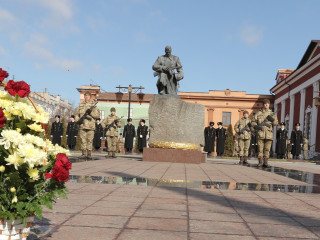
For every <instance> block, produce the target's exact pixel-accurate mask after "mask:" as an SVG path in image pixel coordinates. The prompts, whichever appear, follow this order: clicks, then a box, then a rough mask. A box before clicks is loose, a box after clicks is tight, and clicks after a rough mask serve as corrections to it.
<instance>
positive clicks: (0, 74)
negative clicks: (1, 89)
mask: <svg viewBox="0 0 320 240" xmlns="http://www.w3.org/2000/svg"><path fill="white" fill-rule="evenodd" d="M7 77H9V74H8V73H7V72H6V71H4V70H2V68H0V81H1V82H2V81H3V80H4V79H5V78H7Z"/></svg>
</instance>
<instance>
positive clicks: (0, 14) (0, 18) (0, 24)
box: [0, 8, 17, 30]
mask: <svg viewBox="0 0 320 240" xmlns="http://www.w3.org/2000/svg"><path fill="white" fill-rule="evenodd" d="M16 21H17V19H16V17H15V16H14V15H13V14H12V13H11V12H9V11H7V10H6V9H3V8H0V29H9V30H10V27H11V26H12V24H14V23H16Z"/></svg>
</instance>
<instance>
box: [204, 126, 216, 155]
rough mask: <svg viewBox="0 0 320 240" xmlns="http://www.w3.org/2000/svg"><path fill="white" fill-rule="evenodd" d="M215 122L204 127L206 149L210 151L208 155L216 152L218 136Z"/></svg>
mask: <svg viewBox="0 0 320 240" xmlns="http://www.w3.org/2000/svg"><path fill="white" fill-rule="evenodd" d="M213 126H214V122H210V125H209V126H208V127H206V128H205V129H204V140H205V145H204V151H205V152H207V153H208V157H209V156H210V155H211V153H212V152H214V140H215V137H216V129H215V128H214V127H213Z"/></svg>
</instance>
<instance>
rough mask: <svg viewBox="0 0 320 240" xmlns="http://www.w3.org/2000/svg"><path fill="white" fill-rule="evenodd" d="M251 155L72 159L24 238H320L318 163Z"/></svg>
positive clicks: (77, 239) (98, 239)
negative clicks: (260, 163)
mask: <svg viewBox="0 0 320 240" xmlns="http://www.w3.org/2000/svg"><path fill="white" fill-rule="evenodd" d="M250 162H251V163H252V166H251V167H245V166H238V165H237V164H236V163H237V161H235V160H225V159H219V160H208V161H207V163H203V164H181V163H155V162H143V161H140V159H139V158H138V157H132V158H131V157H118V158H116V159H105V158H104V157H103V156H102V155H96V156H95V159H94V161H87V162H75V163H73V168H72V171H71V176H70V178H71V179H70V181H69V182H68V183H67V186H68V188H69V194H68V199H67V200H66V199H59V200H58V202H57V203H55V204H54V207H53V210H49V209H44V213H43V219H42V220H39V219H37V220H35V222H34V224H33V227H32V232H31V234H30V236H29V237H28V240H36V239H37V240H38V239H46V240H49V239H50V240H53V239H54V240H60V239H61V240H62V239H63V240H82V239H83V240H88V239H90V240H96V239H97V240H107V239H116V240H135V239H139V240H144V239H148V240H150V239H152V240H158V239H161V240H163V239H166V240H180V239H181V240H182V239H183V240H202V239H223V240H228V239H248V240H249V239H250V240H251V239H263V240H266V239H320V195H319V194H317V193H320V189H319V186H320V177H319V176H320V175H319V174H320V166H319V165H315V164H309V163H301V162H299V163H280V162H271V166H272V167H269V168H268V169H257V168H256V167H254V163H255V162H254V161H250Z"/></svg>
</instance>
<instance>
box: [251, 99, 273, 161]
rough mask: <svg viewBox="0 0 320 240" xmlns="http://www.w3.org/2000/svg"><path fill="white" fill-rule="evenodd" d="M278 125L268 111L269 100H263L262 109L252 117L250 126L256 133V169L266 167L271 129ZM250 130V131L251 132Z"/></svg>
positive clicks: (270, 142)
mask: <svg viewBox="0 0 320 240" xmlns="http://www.w3.org/2000/svg"><path fill="white" fill-rule="evenodd" d="M277 125H278V118H277V116H276V115H275V114H274V113H273V112H272V110H271V109H270V100H269V99H264V100H263V108H262V109H260V111H259V112H257V113H256V115H254V117H253V119H252V121H251V126H252V128H253V129H255V130H256V131H257V141H258V151H259V154H258V160H259V163H258V167H261V166H263V167H268V159H269V156H270V148H271V145H272V140H273V127H274V126H277ZM253 129H251V130H253Z"/></svg>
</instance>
